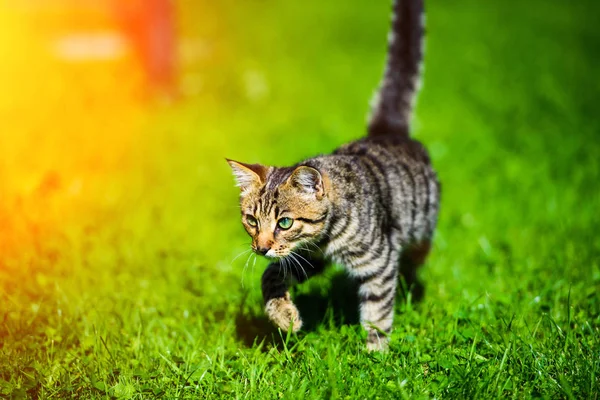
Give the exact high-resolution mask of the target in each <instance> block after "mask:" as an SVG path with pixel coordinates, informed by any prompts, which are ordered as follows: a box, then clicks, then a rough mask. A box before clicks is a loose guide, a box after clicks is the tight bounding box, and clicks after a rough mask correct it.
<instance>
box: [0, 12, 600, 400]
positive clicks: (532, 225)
mask: <svg viewBox="0 0 600 400" xmlns="http://www.w3.org/2000/svg"><path fill="white" fill-rule="evenodd" d="M510 3H511V4H508V3H507V4H505V3H498V4H496V5H494V6H491V5H482V4H479V2H475V1H472V2H466V3H465V2H463V3H460V4H459V3H454V2H453V3H443V2H434V1H431V2H429V3H428V19H427V21H428V26H429V29H428V42H427V64H426V65H427V66H426V69H425V81H424V84H425V86H424V91H423V92H422V95H421V97H420V98H419V102H418V109H417V115H416V118H415V127H416V131H415V134H416V136H418V137H419V139H420V140H422V141H423V142H424V143H425V144H426V145H427V146H428V147H429V149H430V150H431V154H432V158H433V160H434V164H435V166H436V168H437V170H438V171H439V174H440V176H441V180H442V184H443V203H442V214H441V220H440V227H439V230H438V232H437V236H436V242H435V249H434V251H433V253H432V255H431V258H430V259H429V261H428V263H427V266H426V267H425V268H424V269H423V271H422V278H423V280H424V282H425V284H426V288H427V289H426V295H425V299H424V301H423V302H422V303H420V304H412V303H411V302H408V303H407V304H399V306H398V308H397V318H396V330H395V331H394V333H393V336H392V341H391V351H390V352H389V353H388V354H385V355H379V354H368V353H366V352H365V351H364V350H363V347H364V346H363V342H364V337H363V336H364V335H363V332H362V331H361V330H360V328H359V327H358V326H357V324H356V323H355V322H356V309H355V306H356V299H354V298H353V296H352V293H353V292H352V284H351V283H350V282H348V281H347V280H346V279H344V277H343V274H341V273H340V271H339V270H337V269H332V270H331V271H329V272H328V273H327V275H326V276H325V277H319V278H316V279H315V280H314V281H311V282H308V283H307V284H305V285H303V286H302V287H299V288H298V289H297V290H296V292H295V298H296V300H297V302H298V304H299V306H300V308H301V312H302V313H303V314H304V317H305V322H306V326H307V329H306V330H305V331H304V332H302V333H301V334H300V335H298V336H293V335H291V336H288V337H286V336H280V335H279V333H278V332H276V331H275V330H274V329H273V328H272V327H271V326H270V325H269V324H268V321H266V319H265V317H264V315H263V313H262V310H261V301H262V300H261V295H260V284H259V280H260V275H261V272H262V270H263V269H264V267H265V265H266V264H265V261H264V260H260V259H258V260H256V259H255V258H253V257H251V256H250V255H249V253H248V254H242V252H244V251H245V250H247V249H248V238H247V237H246V235H245V233H244V232H243V229H242V228H241V226H240V223H239V220H238V219H239V211H238V208H237V194H238V193H237V191H236V189H235V188H234V187H233V179H232V177H231V176H230V171H229V170H228V166H227V164H226V163H225V162H224V157H230V158H234V159H239V160H241V161H247V162H264V163H272V164H276V165H284V164H291V163H293V162H296V161H298V160H299V159H302V158H305V157H309V156H311V155H314V154H318V153H323V152H328V151H330V150H332V149H334V148H335V147H336V146H338V145H339V144H341V143H344V142H346V141H348V140H350V139H352V138H356V137H359V136H361V135H362V134H363V132H364V128H363V127H364V121H365V114H366V111H367V110H366V108H367V104H368V99H369V97H370V95H371V93H372V90H373V88H374V87H375V85H376V83H377V80H378V79H379V76H380V73H381V69H382V62H383V59H384V43H383V40H384V38H385V34H386V30H387V21H388V15H387V12H388V9H387V8H386V7H380V6H377V5H369V6H368V7H367V6H365V5H364V4H362V5H358V4H355V5H352V6H350V5H348V4H346V3H344V4H343V5H341V4H339V3H337V2H333V3H323V2H305V3H302V4H300V3H298V4H294V3H281V4H274V3H261V2H252V3H248V4H247V5H239V4H236V5H235V7H234V4H233V3H231V2H226V3H224V4H223V5H221V6H217V5H214V6H211V7H208V5H207V4H188V3H186V2H181V3H179V10H180V13H181V16H180V18H179V20H180V23H181V26H180V29H181V35H182V46H181V49H180V50H181V54H182V60H183V65H182V76H181V91H182V94H183V96H182V99H181V100H180V101H178V102H175V103H173V104H171V105H169V104H163V102H161V101H160V99H159V100H158V101H154V102H152V101H147V99H146V98H145V97H144V95H143V92H144V89H143V87H142V86H141V85H142V82H143V77H142V71H141V69H140V66H139V65H138V64H137V61H135V60H134V59H133V58H132V57H131V55H130V54H129V55H127V54H125V55H123V57H121V58H117V59H115V60H112V61H106V60H105V61H94V62H87V63H86V62H83V63H81V62H77V63H73V62H65V61H64V60H60V59H57V58H56V57H55V55H54V54H53V53H52V52H51V51H49V50H48V49H49V48H51V47H48V45H49V43H50V42H51V38H52V33H53V32H54V33H56V29H58V28H57V27H62V26H65V25H69V18H70V17H68V15H71V14H69V12H67V11H65V10H64V9H63V10H62V11H60V9H53V10H50V11H49V10H45V11H43V12H44V13H45V14H43V15H38V14H35V12H36V11H35V9H7V10H2V13H0V30H1V32H2V34H1V35H0V43H1V44H2V45H1V46H0V52H1V54H2V57H3V60H5V62H3V63H2V65H1V67H0V68H2V71H3V73H2V74H0V84H1V87H3V88H6V90H3V91H2V92H1V93H0V113H1V115H2V117H3V127H4V129H2V130H1V131H0V321H1V322H0V393H1V394H2V395H3V396H13V397H15V398H19V397H42V398H52V397H59V398H71V397H83V398H105V397H114V398H124V399H125V398H144V399H145V398H154V397H160V396H162V397H164V398H177V397H182V398H205V397H211V396H215V397H216V396H220V397H223V398H232V397H236V398H345V397H349V398H375V396H379V397H380V398H407V397H408V398H414V397H416V398H421V397H422V398H431V397H457V398H473V397H475V398H488V397H508V396H513V397H517V398H522V397H545V398H569V397H571V398H588V397H589V398H594V396H596V393H597V392H598V391H599V378H598V376H599V374H600V361H599V358H598V352H599V351H600V343H599V339H598V338H599V337H600V331H599V330H600V299H599V297H598V293H599V290H600V265H599V264H598V259H599V257H598V256H599V254H600V239H598V237H597V235H596V226H598V223H600V217H599V214H598V212H597V209H598V206H599V205H600V199H599V196H600V190H599V185H598V181H599V180H600V167H599V164H600V163H599V162H598V160H597V154H599V151H600V147H599V143H598V141H597V134H598V132H599V131H600V122H599V121H600V120H599V119H598V116H597V111H596V105H597V104H598V101H597V100H598V93H599V89H600V86H599V85H600V82H599V81H598V80H595V79H593V77H594V73H595V70H594V65H597V62H598V54H597V53H596V51H597V50H596V49H597V44H598V42H599V39H598V34H597V33H596V28H595V26H594V25H593V24H592V23H591V22H593V15H594V13H592V12H591V11H590V10H589V9H588V8H586V7H584V6H583V5H581V6H568V5H566V4H562V3H559V2H552V3H549V4H547V2H535V3H536V4H530V3H526V4H522V5H518V4H516V2H510ZM512 3H515V4H512ZM542 3H543V4H542ZM592 3H593V2H589V5H590V8H594V7H592V6H593V4H592ZM596 8H597V7H596ZM5 11H6V12H5ZM32 13H33V14H32ZM86 18H91V19H92V20H94V21H95V22H93V23H90V24H91V25H93V27H94V29H96V28H102V29H107V28H110V26H109V25H110V24H109V22H110V21H108V22H107V21H105V20H104V19H103V18H104V17H101V16H96V17H93V16H92V17H90V16H89V14H88V17H86ZM95 18H98V19H95ZM22 21H25V22H29V23H21V22H22ZM34 21H37V22H39V23H38V24H34V23H33V22H34ZM195 21H200V22H202V23H195ZM107 24H108V25H107ZM91 25H86V24H85V21H83V20H78V22H77V23H76V24H75V25H73V28H72V29H82V27H83V26H85V27H86V29H87V28H90V27H92V26H91ZM61 29H62V28H61ZM58 30H60V29H58ZM65 30H66V28H65ZM194 46H199V48H201V49H202V50H201V51H197V52H196V51H194V50H193V49H194V48H196V47H194ZM24 48H26V49H28V51H23V49H24ZM5 71H6V73H5ZM142 99H145V100H144V101H142ZM236 257H237V258H236Z"/></svg>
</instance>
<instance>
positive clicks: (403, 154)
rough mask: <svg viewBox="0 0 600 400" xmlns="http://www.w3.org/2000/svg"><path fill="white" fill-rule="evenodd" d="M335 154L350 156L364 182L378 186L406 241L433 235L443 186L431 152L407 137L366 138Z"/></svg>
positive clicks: (379, 192) (376, 191) (390, 214)
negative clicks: (434, 167)
mask: <svg viewBox="0 0 600 400" xmlns="http://www.w3.org/2000/svg"><path fill="white" fill-rule="evenodd" d="M334 155H339V156H343V157H350V158H351V159H353V160H354V162H353V163H354V164H355V168H356V169H357V170H358V171H360V173H359V175H361V179H360V180H361V184H362V185H368V186H371V187H372V188H374V189H376V190H374V191H373V192H375V193H378V196H379V197H380V199H379V200H380V201H378V202H377V203H379V204H380V205H381V206H382V207H383V208H386V209H387V212H388V213H389V216H390V217H391V221H393V222H392V224H393V225H395V226H397V227H402V229H401V230H402V231H403V233H404V234H405V235H407V237H406V236H405V235H403V236H405V239H406V240H410V239H418V238H421V237H426V236H429V235H431V234H432V232H433V229H434V227H435V221H436V220H437V212H438V202H439V196H440V186H439V182H438V179H437V176H436V173H435V171H434V170H433V168H432V166H431V161H430V158H429V154H428V153H427V150H426V149H425V147H424V146H423V145H422V144H421V143H420V142H418V141H416V140H414V139H411V138H410V137H407V136H398V135H381V136H375V137H372V136H370V137H366V138H363V139H360V140H357V141H355V142H351V143H348V144H346V145H344V146H342V147H340V148H338V149H337V150H336V151H335V152H334Z"/></svg>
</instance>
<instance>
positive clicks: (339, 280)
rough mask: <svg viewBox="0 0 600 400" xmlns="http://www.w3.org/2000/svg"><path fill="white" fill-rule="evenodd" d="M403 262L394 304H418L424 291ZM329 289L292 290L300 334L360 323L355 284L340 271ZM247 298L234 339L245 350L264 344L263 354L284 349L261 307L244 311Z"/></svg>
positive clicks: (315, 287)
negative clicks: (408, 302) (326, 327)
mask: <svg viewBox="0 0 600 400" xmlns="http://www.w3.org/2000/svg"><path fill="white" fill-rule="evenodd" d="M404 261H405V263H404V264H403V266H404V267H403V268H402V269H401V271H400V272H401V274H402V278H400V280H399V282H398V293H397V296H396V301H397V302H398V303H400V302H405V301H406V299H407V295H408V293H410V294H411V302H412V304H418V303H419V302H420V301H421V300H422V298H423V295H424V290H425V287H424V285H423V284H422V283H421V282H420V281H419V280H418V278H417V274H416V271H417V268H418V267H415V266H414V265H411V263H409V262H406V260H404ZM330 285H331V286H330V290H329V292H328V293H327V292H325V291H324V290H323V289H322V288H320V287H318V286H316V285H308V286H309V287H308V290H305V289H304V288H298V287H294V288H292V293H293V294H292V297H293V298H294V303H295V304H296V306H297V307H298V310H299V311H300V315H301V316H302V321H303V326H302V332H305V333H306V332H313V331H315V330H317V328H318V327H319V326H320V325H323V324H326V325H328V326H329V327H332V328H336V327H340V326H342V325H356V324H358V323H359V322H360V315H359V302H358V283H357V282H356V281H354V280H353V279H351V278H349V277H348V275H347V274H346V273H345V272H343V271H339V272H337V273H335V274H334V275H333V276H332V277H331V284H330ZM294 292H296V293H294ZM247 297H248V296H247V295H245V296H244V297H243V299H242V301H241V304H240V307H239V310H238V313H237V315H236V319H235V325H236V336H237V338H238V339H239V340H240V341H241V342H242V343H244V345H245V346H246V347H254V346H256V345H258V344H260V343H264V344H266V345H267V346H265V347H263V349H264V350H265V351H268V349H269V348H270V347H276V348H278V349H281V348H283V343H284V341H285V333H284V334H283V335H282V334H280V332H279V331H278V330H277V328H275V327H274V326H273V324H271V322H270V321H269V319H268V318H267V317H266V315H265V314H264V312H263V310H262V305H261V308H260V310H257V308H256V307H247V305H246V300H247ZM300 335H302V333H301V334H300Z"/></svg>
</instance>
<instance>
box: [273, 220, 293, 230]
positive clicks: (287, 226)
mask: <svg viewBox="0 0 600 400" xmlns="http://www.w3.org/2000/svg"><path fill="white" fill-rule="evenodd" d="M293 223H294V220H293V219H291V218H280V219H279V221H277V225H278V226H279V227H280V228H281V229H290V228H291V227H292V224H293Z"/></svg>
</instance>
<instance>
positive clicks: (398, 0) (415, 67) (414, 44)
mask: <svg viewBox="0 0 600 400" xmlns="http://www.w3.org/2000/svg"><path fill="white" fill-rule="evenodd" d="M424 20H425V14H424V10H423V0H394V6H393V13H392V27H391V30H390V33H389V35H388V54H387V61H386V66H385V72H384V75H383V80H382V81H381V84H380V85H379V89H378V90H377V92H376V93H375V97H374V98H373V100H372V102H371V116H370V118H369V125H368V132H369V136H378V135H386V134H395V135H403V136H408V134H409V123H410V117H411V112H412V108H413V103H414V98H415V94H416V92H417V90H418V88H419V85H420V81H419V78H420V72H421V71H420V70H421V61H422V59H423V48H422V43H423V31H424V26H423V25H424Z"/></svg>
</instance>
